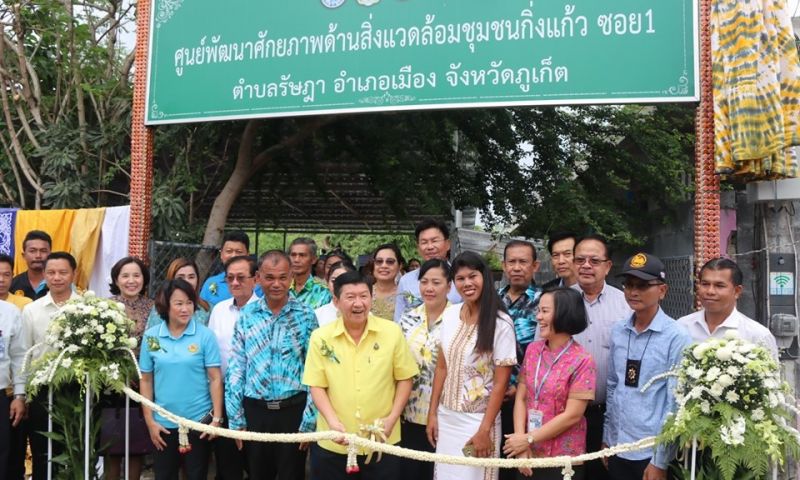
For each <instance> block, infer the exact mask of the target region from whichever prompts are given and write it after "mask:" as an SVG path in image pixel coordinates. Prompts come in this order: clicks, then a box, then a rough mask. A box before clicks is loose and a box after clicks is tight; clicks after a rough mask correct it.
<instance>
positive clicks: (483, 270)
mask: <svg viewBox="0 0 800 480" xmlns="http://www.w3.org/2000/svg"><path fill="white" fill-rule="evenodd" d="M450 278H451V279H452V280H453V282H455V286H456V290H458V293H459V294H460V295H461V298H463V299H464V303H461V304H457V305H453V306H451V307H449V308H448V309H446V310H445V312H444V316H443V318H442V322H441V326H440V327H439V328H440V330H439V346H440V348H439V352H438V359H437V361H436V371H435V374H434V378H433V391H432V393H431V406H430V410H429V411H428V426H427V429H426V430H427V431H426V433H427V434H428V440H429V441H430V442H431V444H432V445H435V446H436V452H437V453H443V454H447V455H475V456H478V457H498V456H499V454H500V436H501V435H500V405H501V404H502V403H503V396H504V394H505V391H506V387H507V386H508V379H509V377H510V376H511V368H512V367H513V366H514V365H516V363H517V353H516V351H517V347H516V338H515V336H514V324H513V323H512V320H511V317H509V316H508V313H507V312H506V310H505V307H504V306H503V303H502V302H501V301H500V297H498V296H497V291H496V290H495V289H494V284H493V280H492V272H491V270H490V269H489V266H488V265H487V264H486V262H485V261H484V260H483V258H482V257H481V256H480V255H478V254H476V253H473V252H464V253H462V254H460V255H459V256H457V257H456V258H455V260H453V266H452V269H451V272H450ZM434 468H435V471H436V478H437V480H495V479H496V478H497V476H498V469H497V468H477V467H465V466H460V465H445V464H438V463H437V464H436V465H435V467H434Z"/></svg>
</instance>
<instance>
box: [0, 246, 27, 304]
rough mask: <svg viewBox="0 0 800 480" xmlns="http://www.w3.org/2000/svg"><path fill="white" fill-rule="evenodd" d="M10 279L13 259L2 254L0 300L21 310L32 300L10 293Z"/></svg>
mask: <svg viewBox="0 0 800 480" xmlns="http://www.w3.org/2000/svg"><path fill="white" fill-rule="evenodd" d="M12 278H14V259H13V258H11V257H10V256H8V255H6V254H4V253H0V300H5V301H6V302H8V303H11V304H13V305H14V306H15V307H17V308H19V309H20V310H22V307H24V306H25V305H27V304H29V303H31V302H32V301H33V300H31V299H30V298H28V297H26V296H24V295H13V294H11V293H10V291H11V279H12Z"/></svg>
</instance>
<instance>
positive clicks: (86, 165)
mask: <svg viewBox="0 0 800 480" xmlns="http://www.w3.org/2000/svg"><path fill="white" fill-rule="evenodd" d="M131 9H132V7H131V6H125V3H124V2H123V1H122V0H104V1H99V0H88V1H84V2H81V3H80V5H74V4H73V2H72V1H71V0H63V1H56V0H43V1H37V2H12V3H8V2H5V3H2V4H0V24H2V25H3V29H2V38H1V39H0V85H2V87H3V88H0V107H2V113H1V114H0V127H2V128H0V198H4V200H5V202H6V203H10V204H15V205H19V206H21V207H23V208H30V207H33V208H40V207H42V206H48V207H57V208H64V207H84V206H90V205H93V204H94V205H97V204H106V203H109V202H115V201H116V202H125V203H127V199H126V193H125V189H126V187H125V185H126V184H127V169H128V165H127V164H128V160H127V157H128V153H127V152H128V151H129V136H128V132H129V123H130V99H131V89H130V86H129V78H130V69H131V66H132V64H133V55H132V54H131V53H128V52H125V50H124V49H123V48H121V47H120V45H119V42H118V39H119V35H120V33H121V32H122V29H124V28H126V26H128V25H130V23H131V21H132V10H131ZM120 187H122V188H120ZM120 190H121V191H120ZM109 196H111V197H115V198H114V199H112V198H109Z"/></svg>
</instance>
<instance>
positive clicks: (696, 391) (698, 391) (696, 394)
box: [686, 387, 703, 400]
mask: <svg viewBox="0 0 800 480" xmlns="http://www.w3.org/2000/svg"><path fill="white" fill-rule="evenodd" d="M701 396H703V389H702V388H700V387H694V388H693V389H692V390H691V391H690V392H689V394H688V395H687V396H686V398H687V399H689V400H691V399H692V398H697V399H700V397H701Z"/></svg>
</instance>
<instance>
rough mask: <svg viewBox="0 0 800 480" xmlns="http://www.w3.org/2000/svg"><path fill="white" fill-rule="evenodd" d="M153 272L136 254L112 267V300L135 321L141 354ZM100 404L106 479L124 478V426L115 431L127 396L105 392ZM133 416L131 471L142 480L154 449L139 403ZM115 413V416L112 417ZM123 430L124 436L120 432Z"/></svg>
mask: <svg viewBox="0 0 800 480" xmlns="http://www.w3.org/2000/svg"><path fill="white" fill-rule="evenodd" d="M149 282H150V272H149V270H148V269H147V266H146V265H145V264H144V262H143V261H141V260H140V259H138V258H136V257H123V258H121V259H120V260H119V261H117V263H115V264H114V266H113V267H111V283H110V284H109V285H108V287H109V291H110V292H111V294H112V297H111V300H114V301H117V302H119V303H121V304H123V305H124V306H125V313H126V314H127V315H128V318H130V319H131V320H133V324H134V326H133V330H132V331H131V336H132V337H134V338H136V342H137V347H136V348H135V349H134V353H135V354H136V356H137V357H138V355H139V346H140V345H141V343H142V335H143V334H144V329H145V325H146V324H147V316H148V314H149V313H150V310H151V309H152V308H153V300H152V299H150V298H149V297H148V296H147V286H148V284H149ZM99 407H100V408H101V409H102V412H103V414H102V415H103V420H104V426H103V427H104V428H103V429H102V430H101V433H100V444H101V447H102V448H103V451H102V453H103V458H104V459H105V462H104V467H103V470H104V471H105V475H106V478H107V479H109V480H116V479H119V478H120V477H122V476H123V475H122V473H121V470H122V460H123V456H124V455H125V439H124V437H123V436H122V435H124V427H123V428H122V429H119V430H118V431H115V429H114V428H111V427H112V425H111V424H116V425H114V426H117V427H118V426H119V425H120V424H122V425H124V423H123V422H124V419H125V416H124V412H125V396H124V395H121V394H112V395H103V396H102V397H101V400H100V404H99ZM130 410H131V413H132V417H131V420H132V421H130V423H129V435H130V438H131V442H130V443H131V449H132V450H134V451H132V452H131V451H130V450H129V452H130V453H129V458H128V460H129V468H128V474H129V478H130V479H131V480H139V477H140V476H141V474H142V460H143V458H144V455H145V454H147V453H150V452H151V451H152V448H153V446H152V444H150V442H149V440H148V436H149V434H148V432H147V429H146V428H144V425H143V424H142V412H141V407H140V406H139V404H137V403H133V402H132V403H131V404H130ZM107 415H111V416H112V418H108V417H107ZM119 431H121V432H122V433H121V435H117V433H118V432H119Z"/></svg>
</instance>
